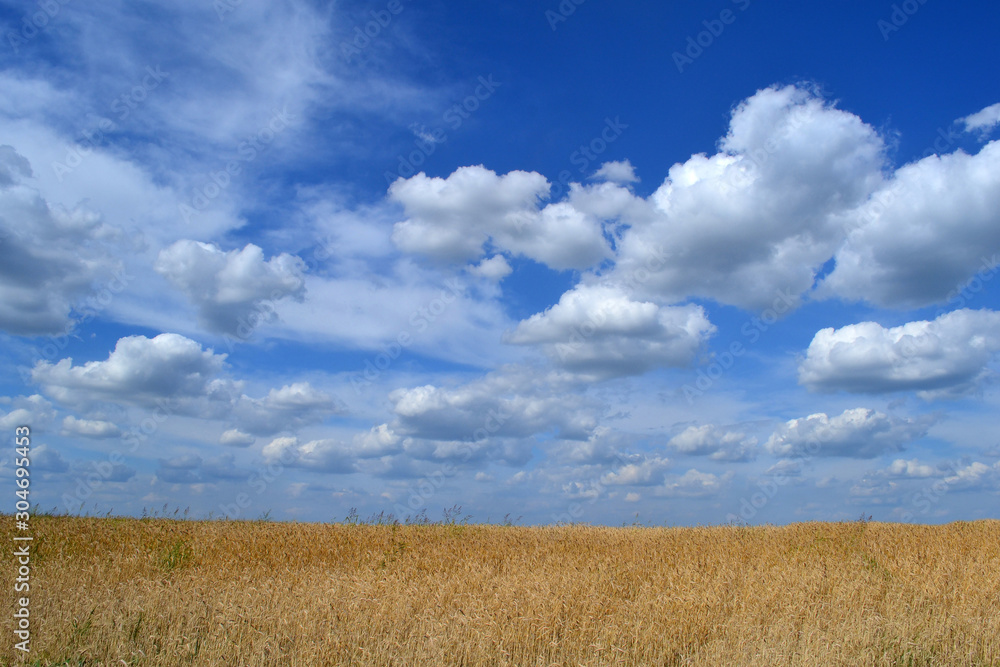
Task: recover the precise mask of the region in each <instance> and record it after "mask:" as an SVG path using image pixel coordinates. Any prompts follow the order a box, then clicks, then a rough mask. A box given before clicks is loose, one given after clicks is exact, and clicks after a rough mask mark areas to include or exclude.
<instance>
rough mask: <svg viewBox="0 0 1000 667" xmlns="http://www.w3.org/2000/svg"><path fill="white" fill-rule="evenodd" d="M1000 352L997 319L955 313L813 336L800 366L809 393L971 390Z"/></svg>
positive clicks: (967, 312)
mask: <svg viewBox="0 0 1000 667" xmlns="http://www.w3.org/2000/svg"><path fill="white" fill-rule="evenodd" d="M998 351H1000V313H997V312H994V311H990V310H957V311H953V312H950V313H946V314H944V315H941V316H940V317H938V318H937V319H935V320H932V321H926V320H920V321H916V322H908V323H906V324H904V325H902V326H898V327H891V328H888V329H887V328H884V327H882V326H881V325H880V324H878V323H876V322H861V323H859V324H850V325H848V326H845V327H842V328H840V329H833V328H827V329H822V330H820V331H818V332H817V333H816V335H815V337H813V340H812V342H811V343H810V344H809V349H808V350H807V351H806V357H805V359H804V360H803V361H802V362H801V364H800V365H799V382H800V383H801V384H803V385H805V386H807V387H809V388H810V389H814V390H824V391H834V390H843V391H849V392H854V393H879V392H889V391H907V390H920V391H924V392H934V393H927V394H925V395H926V396H934V395H939V394H941V392H951V393H960V392H962V391H965V390H968V389H971V388H973V387H975V386H976V384H977V383H978V382H979V381H980V380H981V379H982V378H983V376H984V375H985V374H986V373H987V372H988V369H987V364H988V363H989V362H990V360H991V359H992V358H993V357H994V355H995V354H996V353H997V352H998Z"/></svg>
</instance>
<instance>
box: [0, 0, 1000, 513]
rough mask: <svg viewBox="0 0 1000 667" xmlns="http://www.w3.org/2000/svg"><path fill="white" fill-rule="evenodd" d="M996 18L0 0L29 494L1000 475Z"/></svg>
mask: <svg viewBox="0 0 1000 667" xmlns="http://www.w3.org/2000/svg"><path fill="white" fill-rule="evenodd" d="M998 18H1000V9H997V8H996V6H995V5H994V4H992V3H986V2H971V3H962V5H961V6H954V5H948V4H946V3H943V2H939V1H936V0H925V1H924V2H920V1H919V0H910V1H909V2H904V3H895V4H894V3H879V2H874V3H872V2H855V1H848V0H844V1H842V2H838V3H836V4H835V5H831V4H829V3H827V4H823V5H821V6H816V5H812V4H810V3H797V4H793V3H779V4H777V5H776V4H774V3H763V2H758V1H757V0H737V1H729V0H726V1H722V0H717V1H715V2H699V3H693V2H689V3H634V4H632V5H628V4H625V5H623V4H621V3H602V2H598V1H597V0H585V1H580V0H565V1H564V2H562V3H558V2H549V3H525V2H478V3H463V2H450V1H448V2H420V3H418V2H415V1H408V0H392V1H387V2H372V3H362V2H344V3H320V2H305V1H298V0H286V1H281V2H267V3H265V2H253V1H251V0H217V1H216V2H214V3H213V2H170V3H167V2H131V3H100V6H99V7H93V6H90V5H89V4H87V3H76V2H69V1H66V2H62V1H60V0H49V1H47V2H44V1H43V2H39V3H27V2H3V3H0V27H2V35H3V43H2V44H0V68H2V69H0V90H2V95H0V236H2V238H0V260H2V264H0V296H2V298H0V339H2V342H3V346H2V357H0V428H3V429H6V430H7V431H8V432H10V433H11V434H13V431H14V429H15V427H17V426H20V425H29V426H30V427H31V429H32V432H33V455H34V459H33V462H32V473H33V476H32V481H33V484H32V487H31V491H32V500H33V501H34V502H38V503H40V504H41V505H42V506H43V507H45V508H50V507H55V508H57V510H60V511H70V512H99V513H104V512H107V511H113V512H115V513H119V514H141V513H142V511H143V509H144V508H161V507H162V506H163V505H164V504H166V505H167V506H168V507H170V508H171V509H172V508H174V507H180V508H185V507H190V508H191V511H192V512H193V513H194V514H195V515H196V516H208V515H209V513H211V514H212V515H213V516H216V517H218V516H229V517H232V518H247V517H249V518H255V517H257V516H260V515H262V514H263V513H265V512H267V511H270V512H271V516H272V517H274V518H277V519H296V520H310V521H315V520H320V521H325V520H335V519H341V518H343V517H344V516H345V515H347V513H348V512H349V511H350V509H351V508H357V511H358V513H359V514H360V515H361V516H367V515H369V514H372V513H376V512H379V511H383V510H384V511H386V512H393V513H394V514H395V515H397V516H405V515H406V514H414V515H415V514H417V513H418V512H420V511H421V510H426V511H427V513H428V514H429V515H430V516H431V517H432V518H434V517H439V516H440V515H441V511H442V509H443V508H445V507H451V506H453V505H461V506H462V508H463V511H464V513H466V514H469V515H471V516H472V517H473V520H476V521H486V520H492V521H500V520H502V519H503V517H504V516H505V515H508V514H509V515H510V516H511V517H515V518H516V517H523V518H522V521H524V522H526V523H551V522H554V521H583V522H591V523H608V524H619V523H621V522H623V521H633V520H634V519H635V517H636V515H638V518H639V520H640V521H643V522H646V523H653V524H670V525H674V524H699V523H700V524H717V523H726V522H729V521H734V520H735V521H746V522H749V523H764V522H773V523H785V522H790V521H801V520H814V519H816V520H845V519H848V520H849V519H856V518H857V517H858V516H859V515H861V514H865V515H869V514H870V515H873V516H874V517H875V518H877V519H880V520H887V521H914V522H927V523H937V522H943V521H951V520H964V519H976V518H982V517H997V516H998V515H997V512H996V507H997V493H998V489H1000V436H998V435H997V434H998V428H997V426H998V421H997V416H996V415H997V414H998V410H997V408H998V406H1000V394H998V393H997V384H996V377H997V370H998V364H997V360H998V358H997V355H998V353H1000V296H998V295H1000V293H998V291H997V281H995V280H994V278H995V277H996V275H997V273H998V269H997V264H998V262H1000V141H997V139H998V133H997V125H998V124H1000V87H998V85H997V80H996V76H995V74H993V73H992V72H993V71H994V69H995V68H994V64H995V63H996V62H998V55H1000V47H998V46H997V45H996V40H995V33H996V26H997V20H998ZM12 456H13V452H12ZM12 466H13V461H12V459H11V457H4V458H3V459H2V463H0V470H2V475H3V478H5V479H8V480H12V479H13V469H12Z"/></svg>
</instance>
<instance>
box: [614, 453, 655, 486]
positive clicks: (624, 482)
mask: <svg viewBox="0 0 1000 667" xmlns="http://www.w3.org/2000/svg"><path fill="white" fill-rule="evenodd" d="M669 467H670V459H667V458H664V457H659V456H653V457H643V459H642V460H641V461H637V462H635V463H626V464H624V465H619V466H617V467H616V468H615V469H614V470H612V471H611V472H609V473H606V474H605V475H604V476H603V477H601V483H602V484H606V485H609V486H653V485H656V484H660V483H662V482H663V479H664V475H665V474H666V471H667V470H668V469H669Z"/></svg>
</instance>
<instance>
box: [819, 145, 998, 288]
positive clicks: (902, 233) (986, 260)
mask: <svg viewBox="0 0 1000 667" xmlns="http://www.w3.org/2000/svg"><path fill="white" fill-rule="evenodd" d="M845 219H846V224H848V225H849V226H851V227H853V228H854V229H853V230H852V231H851V233H850V235H849V236H848V237H847V240H846V242H845V243H844V245H843V247H842V248H840V249H839V250H838V251H837V254H836V266H835V268H834V270H833V271H832V272H831V273H830V275H828V276H827V277H826V278H825V279H824V280H823V282H822V283H821V285H820V286H819V288H818V290H817V294H818V295H819V296H838V297H840V298H843V299H852V300H859V301H860V300H865V301H868V302H870V303H873V304H876V305H879V306H885V307H891V308H909V307H916V306H925V305H929V304H933V303H943V302H945V301H947V300H948V299H950V298H951V297H952V296H953V294H954V293H955V292H956V291H957V290H958V289H960V288H961V287H962V286H964V285H965V283H966V282H967V281H968V280H969V279H971V278H972V277H973V276H974V275H976V273H977V272H979V271H981V270H982V269H983V268H988V267H985V266H984V265H985V264H989V265H992V264H995V260H994V259H992V258H994V257H995V255H996V254H997V253H998V252H1000V141H993V142H990V143H989V144H987V145H986V146H984V147H983V148H982V150H980V152H979V153H978V154H976V155H968V154H966V153H964V152H962V151H956V152H954V153H950V154H947V155H940V156H939V155H932V156H929V157H926V158H924V159H922V160H920V161H918V162H915V163H912V164H908V165H905V166H903V167H901V168H900V169H899V170H897V171H896V173H895V175H894V176H893V177H892V179H891V180H889V181H888V182H887V183H885V185H884V186H883V187H882V188H881V189H879V190H878V191H877V192H875V193H874V194H873V195H872V196H871V198H870V199H869V200H868V201H867V202H866V203H864V204H863V205H862V206H860V207H859V208H858V209H856V210H855V211H851V212H849V213H846V214H845ZM945 248H946V249H947V252H943V249H945Z"/></svg>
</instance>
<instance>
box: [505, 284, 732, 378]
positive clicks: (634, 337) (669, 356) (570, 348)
mask: <svg viewBox="0 0 1000 667" xmlns="http://www.w3.org/2000/svg"><path fill="white" fill-rule="evenodd" d="M714 332H715V327H714V326H713V325H712V323H711V322H709V321H708V318H707V316H706V315H705V311H704V310H703V309H702V308H701V306H694V305H688V306H666V307H664V306H657V305H656V304H654V303H651V302H640V301H634V300H632V299H631V298H630V297H629V296H628V295H627V294H626V293H624V292H623V291H622V290H621V289H620V288H618V287H614V286H605V285H591V286H587V285H578V286H577V287H575V288H574V289H572V290H570V291H568V292H566V293H565V294H563V295H562V297H560V299H559V303H557V304H555V305H554V306H552V307H551V308H549V309H548V310H546V311H545V312H543V313H538V314H536V315H533V316H532V317H530V318H529V319H527V320H524V321H522V322H521V323H520V324H518V326H517V328H516V329H515V330H514V331H513V332H511V333H509V334H507V335H506V336H505V337H504V341H505V342H507V343H511V344H516V345H540V346H541V347H542V349H543V350H544V351H545V352H546V354H547V355H548V356H549V357H550V358H551V359H552V360H553V361H554V362H555V363H556V364H557V365H559V366H561V367H563V368H565V369H567V370H571V371H574V372H577V373H581V374H586V375H589V376H592V377H594V378H609V377H616V376H624V375H638V374H641V373H644V372H646V371H648V370H650V369H653V368H657V367H661V366H686V365H688V364H690V363H691V361H692V359H693V358H694V356H695V354H697V352H698V350H699V349H700V348H701V346H702V343H703V342H704V340H705V339H706V338H707V337H708V336H709V335H711V334H712V333H714Z"/></svg>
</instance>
